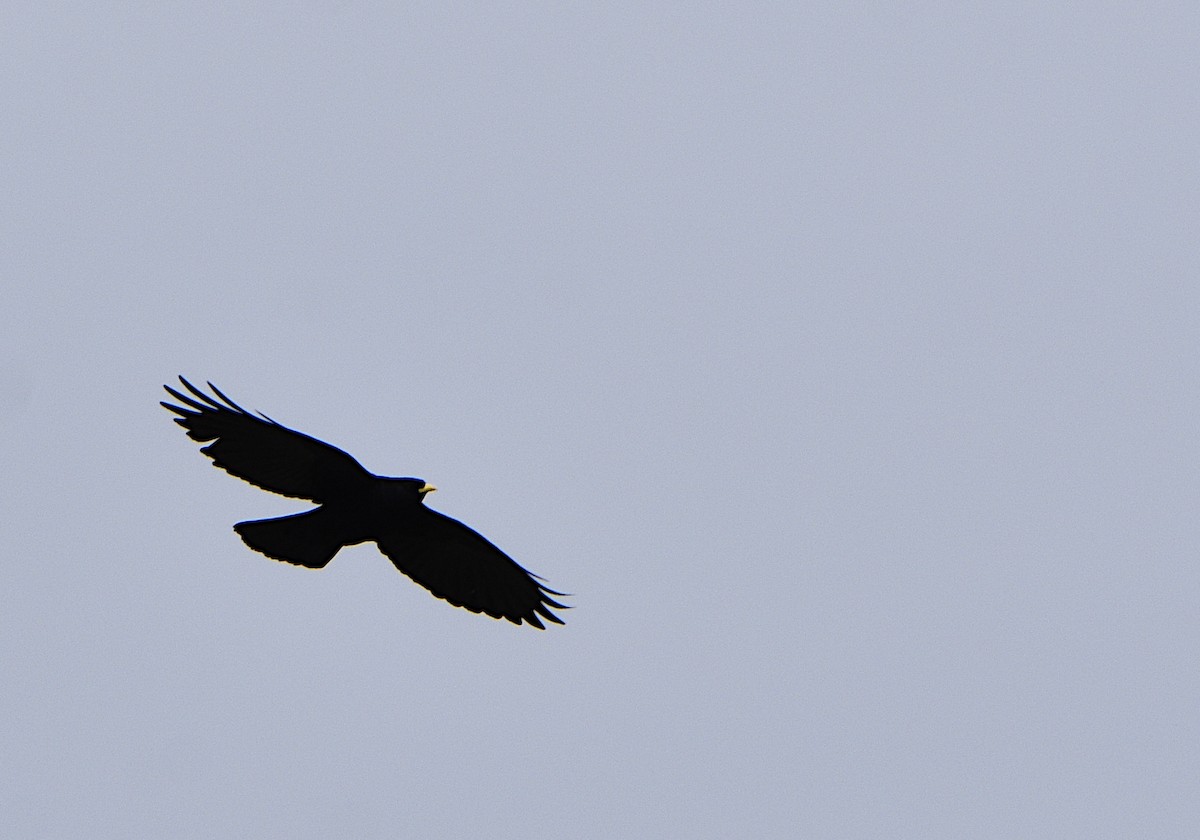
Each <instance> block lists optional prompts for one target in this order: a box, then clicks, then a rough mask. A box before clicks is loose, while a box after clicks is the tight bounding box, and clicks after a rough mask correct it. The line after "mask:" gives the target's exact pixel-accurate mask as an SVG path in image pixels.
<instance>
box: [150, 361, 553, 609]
mask: <svg viewBox="0 0 1200 840" xmlns="http://www.w3.org/2000/svg"><path fill="white" fill-rule="evenodd" d="M179 381H180V382H182V383H183V387H184V388H185V389H186V390H187V391H188V393H187V394H184V393H181V392H179V391H176V390H175V389H174V388H171V387H170V386H168V385H164V386H163V387H164V388H165V389H166V390H167V393H169V394H170V395H171V396H172V397H174V398H175V399H176V400H178V401H179V402H180V403H182V405H173V404H171V403H168V402H162V403H160V405H162V406H163V408H166V409H167V410H169V411H172V412H174V413H175V414H178V415H179V416H178V417H176V418H174V419H175V422H176V423H178V424H179V425H180V426H182V427H183V428H184V429H186V430H187V434H188V437H190V438H191V439H192V440H195V441H199V442H201V443H208V445H207V446H205V447H202V448H201V449H200V451H201V452H203V453H204V454H205V455H207V456H208V457H209V458H212V461H213V465H214V466H217V467H220V468H221V469H223V470H225V471H226V472H228V473H229V474H230V475H234V476H237V477H238V478H240V479H242V480H243V481H248V482H250V483H251V484H253V485H255V486H256V487H261V488H262V489H264V490H270V491H271V492H272V493H278V494H280V495H281V496H289V497H291V498H295V499H307V500H309V501H312V502H316V503H317V505H318V506H317V507H316V508H314V509H312V510H309V511H305V512H304V513H297V514H293V515H291V516H283V517H279V518H278V519H259V520H254V521H249V522H239V523H237V524H236V525H234V526H233V529H234V530H235V531H237V533H238V535H239V536H240V537H241V538H242V540H243V542H245V543H246V545H248V546H250V547H251V548H252V549H254V550H255V551H258V552H261V553H262V554H265V555H267V556H268V557H272V558H274V559H276V560H283V561H285V562H287V563H294V564H296V565H297V566H307V567H308V568H310V569H320V568H322V567H324V566H325V565H326V564H327V563H328V562H329V561H330V560H332V559H333V556H334V555H335V554H337V553H338V551H339V550H340V549H341V548H342V546H347V545H356V544H358V543H362V542H368V541H373V542H375V544H376V545H378V546H379V550H380V551H382V552H383V553H384V554H385V555H387V558H388V559H389V560H391V561H392V563H393V564H394V565H395V566H396V568H397V569H399V570H400V571H401V572H403V573H404V574H406V575H408V576H409V577H410V578H412V579H413V580H414V581H416V582H417V583H419V584H421V585H422V586H424V587H425V588H426V589H428V590H429V591H430V592H432V593H433V594H434V595H435V596H437V597H438V598H442V599H444V600H446V601H449V602H450V603H451V604H453V605H454V606H456V607H462V608H464V609H467V610H470V611H471V612H474V613H484V614H486V615H490V616H491V617H492V618H504V619H508V620H509V621H511V622H512V623H513V624H520V623H521V622H522V621H525V622H528V623H529V624H532V625H533V626H534V627H537V628H538V629H545V625H543V624H542V619H545V620H546V621H552V622H554V623H555V624H562V623H563V621H562V619H560V618H559V617H558V616H556V615H555V614H554V613H553V612H551V611H550V610H551V608H554V609H569V607H567V606H565V605H564V604H560V603H558V602H557V601H555V600H553V599H552V598H551V597H550V596H551V595H558V596H560V597H561V596H562V595H563V594H564V593H562V592H555V591H554V590H553V589H548V588H546V587H545V586H543V585H542V583H541V578H539V577H537V576H536V575H534V574H531V573H530V572H528V571H526V570H525V569H523V568H521V566H519V565H517V562H516V561H515V560H513V559H512V558H511V557H509V556H508V555H507V554H505V553H504V552H503V551H501V550H500V549H499V548H497V547H496V546H494V545H492V543H491V542H489V541H488V540H487V539H486V538H485V537H483V536H482V535H481V534H479V533H477V532H475V531H473V530H472V529H471V528H468V527H467V526H466V525H464V524H463V523H461V522H459V521H458V520H456V519H451V518H450V517H448V516H445V515H444V514H441V513H438V512H437V511H436V510H432V509H430V508H427V507H426V506H425V497H426V495H428V494H429V493H431V492H433V491H434V489H436V488H434V487H432V486H430V485H429V484H426V483H425V482H424V481H423V480H421V479H419V478H388V477H386V476H379V475H374V474H372V473H370V472H368V471H367V470H366V469H365V468H364V467H363V466H362V465H361V464H359V463H358V461H356V460H355V459H354V458H352V457H351V456H350V455H349V454H347V453H346V452H343V451H342V450H340V449H338V448H337V447H336V446H331V445H330V444H328V443H324V442H323V441H319V440H317V439H316V438H312V437H309V436H308V435H305V434H301V433H300V432H297V431H293V430H292V429H289V428H287V427H286V426H283V425H280V424H279V423H276V422H275V421H274V420H272V419H271V418H269V417H267V416H266V415H265V414H261V413H260V414H258V415H255V414H251V413H250V412H249V411H246V410H245V409H244V408H242V407H241V406H239V405H238V404H237V403H235V402H234V401H233V400H231V399H229V397H227V396H225V395H224V394H223V393H221V392H220V391H219V390H218V389H217V387H216V386H215V385H213V384H212V383H211V382H209V383H208V387H209V388H210V389H212V395H209V394H206V393H204V392H203V391H201V390H199V389H197V388H196V387H195V386H193V385H192V383H190V382H188V381H187V380H186V379H184V378H183V377H182V376H181V377H179ZM189 394H190V396H189ZM210 441H211V442H210Z"/></svg>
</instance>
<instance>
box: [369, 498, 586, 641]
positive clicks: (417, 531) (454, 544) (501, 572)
mask: <svg viewBox="0 0 1200 840" xmlns="http://www.w3.org/2000/svg"><path fill="white" fill-rule="evenodd" d="M376 542H377V543H378V544H379V550H380V551H382V552H383V553H384V554H386V555H387V556H388V559H389V560H391V561H392V563H393V564H395V566H396V568H397V569H399V570H400V571H402V572H403V573H404V574H406V575H408V576H409V577H410V578H412V579H413V580H415V581H416V582H417V583H419V584H421V585H422V586H424V587H425V588H426V589H428V590H429V591H430V592H432V593H433V594H434V595H436V596H437V597H439V598H442V599H445V600H446V601H449V602H450V603H451V604H453V605H454V606H456V607H463V608H464V609H468V610H470V611H471V612H474V613H485V614H487V615H490V616H491V617H492V618H506V619H508V620H509V621H511V622H512V623H513V624H520V623H521V622H522V621H527V622H529V623H530V624H532V625H533V626H534V627H537V628H538V629H545V626H544V625H543V624H542V622H541V619H539V618H538V616H541V618H544V619H546V620H547V621H553V622H554V623H555V624H562V623H563V621H562V619H560V618H559V617H558V616H556V615H555V614H554V613H552V612H550V608H551V607H554V608H556V609H560V610H565V609H569V607H567V606H566V605H564V604H560V603H558V602H557V601H554V600H552V599H551V598H550V597H549V596H551V595H560V596H561V595H562V594H563V593H562V592H555V591H554V590H553V589H547V588H546V587H545V586H542V584H541V583H539V582H538V578H537V577H536V576H535V575H532V574H530V573H529V572H527V571H525V570H524V569H523V568H521V567H520V566H519V565H517V563H516V561H514V560H513V559H512V558H511V557H509V556H508V555H507V554H505V553H504V552H503V551H501V550H500V549H498V548H496V546H494V545H492V544H491V543H490V542H488V541H487V540H486V539H485V538H484V537H483V536H482V535H481V534H478V533H476V532H475V531H473V530H471V529H470V528H468V527H467V526H466V525H464V524H462V523H461V522H459V521H458V520H456V519H451V518H450V517H448V516H445V515H443V514H440V513H438V512H437V511H435V510H430V509H429V508H425V507H422V508H421V509H420V511H419V513H418V514H417V515H414V516H412V517H405V518H404V520H403V523H398V524H396V525H394V526H391V528H390V529H388V530H385V532H384V533H381V534H380V535H379V536H377V537H376Z"/></svg>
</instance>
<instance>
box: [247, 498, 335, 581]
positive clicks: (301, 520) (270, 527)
mask: <svg viewBox="0 0 1200 840" xmlns="http://www.w3.org/2000/svg"><path fill="white" fill-rule="evenodd" d="M233 530H235V531H237V532H238V536H240V537H241V538H242V541H243V542H244V543H246V545H248V546H250V547H251V548H253V549H254V550H255V551H260V552H262V553H263V554H265V555H267V556H268V557H272V558H274V559H275V560H283V561H285V562H287V563H295V564H296V565H297V566H308V567H309V568H310V569H320V568H321V567H323V566H324V565H325V564H326V563H328V562H329V561H330V560H332V559H333V555H335V554H337V553H338V549H340V548H341V547H342V546H343V545H346V540H345V536H346V535H345V534H344V533H343V529H342V528H341V527H340V523H339V522H338V518H337V517H336V516H335V515H333V514H331V512H330V511H329V510H327V509H326V508H324V507H319V508H315V509H313V510H310V511H306V512H304V513H297V514H293V515H292V516H281V517H279V518H278V519H257V520H255V521H253V522H239V523H238V524H236V525H234V526H233Z"/></svg>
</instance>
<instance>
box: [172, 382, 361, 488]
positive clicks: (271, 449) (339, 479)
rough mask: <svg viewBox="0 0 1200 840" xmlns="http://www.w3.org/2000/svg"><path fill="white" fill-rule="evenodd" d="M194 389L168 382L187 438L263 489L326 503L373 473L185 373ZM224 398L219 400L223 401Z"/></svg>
mask: <svg viewBox="0 0 1200 840" xmlns="http://www.w3.org/2000/svg"><path fill="white" fill-rule="evenodd" d="M179 381H180V382H182V383H183V387H184V388H186V389H187V390H188V391H189V392H191V396H188V395H187V394H182V393H180V392H179V391H176V390H175V389H174V388H171V387H169V386H166V385H164V386H163V387H164V388H166V389H167V393H169V394H170V395H171V396H173V397H174V398H175V399H177V400H179V401H180V402H181V403H183V406H182V407H181V406H178V405H172V404H171V403H168V402H164V403H162V404H161V405H162V406H163V408H166V409H168V410H170V411H173V412H175V413H176V414H178V415H179V417H177V418H175V422H176V423H178V424H179V425H180V426H183V428H184V429H186V430H187V433H188V437H190V438H191V439H192V440H198V441H201V442H207V441H212V443H210V444H209V445H208V446H205V447H202V448H201V450H200V451H201V452H203V453H204V454H205V455H207V456H208V457H210V458H212V460H213V464H214V465H216V466H218V467H220V468H221V469H223V470H225V471H226V472H228V473H229V474H230V475H236V476H237V477H238V478H240V479H243V480H244V481H248V482H250V483H251V484H254V485H256V486H258V487H261V488H263V489H264V490H270V491H271V492H272V493H279V494H280V495H283V496H292V497H294V498H300V499H311V500H312V501H315V502H323V501H325V500H326V499H327V498H328V497H329V496H330V495H334V496H336V495H338V494H339V493H344V492H345V490H346V489H347V488H354V487H356V486H361V484H362V482H364V481H366V480H369V479H370V478H371V474H370V473H369V472H367V470H366V469H364V468H363V466H362V465H361V464H359V463H358V461H356V460H354V459H353V458H352V457H350V456H349V455H348V454H346V453H345V452H343V451H342V450H340V449H338V448H337V447H336V446H330V445H329V444H327V443H323V442H321V441H319V440H317V439H316V438H311V437H309V436H308V435H304V434H301V433H300V432H295V431H292V430H291V429H289V428H287V427H286V426H281V425H279V424H278V423H276V422H275V421H274V420H272V419H270V418H269V417H266V416H265V415H263V416H255V415H253V414H251V413H250V412H248V411H246V410H245V409H244V408H242V407H241V406H239V405H238V404H237V403H235V402H234V401H233V400H231V399H229V397H227V396H225V395H224V394H222V393H221V392H220V391H219V390H217V387H216V386H215V385H213V384H212V383H211V382H210V383H208V387H209V388H212V391H213V394H215V395H216V397H213V396H210V395H208V394H205V393H203V392H202V391H200V390H198V389H197V388H196V387H195V386H193V385H192V383H190V382H188V381H187V380H186V379H184V378H183V377H182V376H181V377H179ZM218 400H219V401H218Z"/></svg>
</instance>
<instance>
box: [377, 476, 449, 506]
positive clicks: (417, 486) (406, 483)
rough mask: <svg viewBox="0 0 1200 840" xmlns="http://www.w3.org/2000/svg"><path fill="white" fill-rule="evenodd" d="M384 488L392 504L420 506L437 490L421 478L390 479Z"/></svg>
mask: <svg viewBox="0 0 1200 840" xmlns="http://www.w3.org/2000/svg"><path fill="white" fill-rule="evenodd" d="M384 487H386V488H387V490H386V492H387V497H388V499H389V500H390V501H391V502H394V503H400V504H420V503H422V502H424V501H425V496H426V494H428V493H432V492H433V491H434V490H436V489H437V488H436V487H434V486H433V485H432V484H429V483H428V482H426V481H425V480H424V479H421V478H389V479H386V484H385V485H384Z"/></svg>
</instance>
